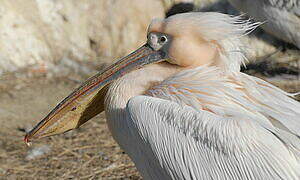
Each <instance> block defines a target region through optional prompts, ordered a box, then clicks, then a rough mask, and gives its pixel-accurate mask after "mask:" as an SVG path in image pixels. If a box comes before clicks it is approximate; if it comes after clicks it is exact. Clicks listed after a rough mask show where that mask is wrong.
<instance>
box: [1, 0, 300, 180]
mask: <svg viewBox="0 0 300 180" xmlns="http://www.w3.org/2000/svg"><path fill="white" fill-rule="evenodd" d="M165 2H167V1H165ZM222 3H224V2H223V1H222ZM227 6H228V4H227V5H226V4H225V5H222V6H221V7H223V8H224V7H225V9H228V7H227ZM180 7H181V8H179V10H180V11H186V10H189V9H191V8H192V9H193V6H191V5H188V6H184V7H185V8H182V7H183V6H180ZM214 7H215V6H214ZM208 9H209V8H208ZM176 11H178V9H177V10H175V12H176ZM229 11H232V12H233V13H236V12H235V11H234V10H232V9H230V7H229ZM254 34H255V35H252V36H250V37H245V39H244V40H245V41H247V42H248V43H247V44H248V45H249V46H250V48H249V51H250V55H249V63H248V65H247V68H243V71H244V72H245V73H248V74H251V75H255V76H258V77H260V78H263V79H265V80H267V81H269V82H271V83H273V84H275V85H276V86H278V87H280V88H282V89H284V90H286V91H288V92H300V74H299V73H300V69H299V67H300V51H299V50H297V49H295V48H293V47H292V48H290V47H289V46H288V45H285V44H282V43H281V42H278V41H277V40H274V39H273V38H272V37H269V35H266V34H264V32H262V31H261V30H257V31H256V32H255V33H254ZM98 59H101V58H99V57H98ZM101 60H102V59H101ZM111 61H112V59H106V60H105V61H101V62H100V63H99V62H98V63H97V62H89V61H88V62H82V61H76V60H74V59H70V57H64V58H62V60H60V61H59V62H55V63H56V64H54V65H53V66H51V67H50V68H44V67H41V66H32V67H26V68H23V69H19V70H18V71H15V72H7V73H2V75H1V76H0V124H1V127H0V179H54V178H58V177H59V178H62V179H70V178H76V179H141V178H140V176H139V174H138V173H137V171H136V168H135V167H134V165H133V164H132V162H131V161H130V159H129V158H128V157H127V155H126V154H124V152H123V151H122V150H121V149H120V148H119V146H118V145H117V144H116V143H115V142H114V141H113V139H112V137H111V136H110V133H109V131H108V129H107V125H106V122H105V117H104V114H100V115H98V116H97V117H95V118H94V119H93V120H91V121H89V122H88V123H87V124H85V125H84V126H82V127H81V128H80V129H78V130H75V131H71V132H68V133H65V134H63V135H58V136H54V137H49V138H45V139H41V140H39V141H38V142H35V143H34V144H33V145H32V146H31V147H27V146H26V145H25V144H24V142H23V136H24V134H25V132H26V131H28V130H30V129H31V128H32V126H33V125H34V124H36V123H37V122H38V121H39V120H40V119H41V118H43V117H44V116H45V115H46V114H47V113H48V112H49V111H50V110H51V109H52V108H53V107H54V106H55V105H56V104H57V103H58V102H59V101H60V100H61V99H62V98H64V97H65V96H66V95H68V94H69V93H70V92H71V91H72V90H73V89H74V88H76V87H77V86H79V85H80V83H81V82H82V81H84V79H86V78H87V77H88V76H90V75H92V74H94V73H95V72H96V71H97V70H100V69H102V68H103V67H104V66H107V64H109V63H110V62H111ZM104 62H106V63H104ZM95 67H97V68H95ZM295 98H296V99H297V100H300V96H296V97H295Z"/></svg>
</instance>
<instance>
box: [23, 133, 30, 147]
mask: <svg viewBox="0 0 300 180" xmlns="http://www.w3.org/2000/svg"><path fill="white" fill-rule="evenodd" d="M24 142H25V144H26V145H27V146H28V147H29V146H31V142H30V140H29V135H28V134H26V135H25V137H24Z"/></svg>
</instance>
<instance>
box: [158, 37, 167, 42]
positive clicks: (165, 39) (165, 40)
mask: <svg viewBox="0 0 300 180" xmlns="http://www.w3.org/2000/svg"><path fill="white" fill-rule="evenodd" d="M159 41H160V43H165V42H167V37H166V36H161V37H160V39H159Z"/></svg>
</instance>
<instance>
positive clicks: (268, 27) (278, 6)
mask: <svg viewBox="0 0 300 180" xmlns="http://www.w3.org/2000/svg"><path fill="white" fill-rule="evenodd" d="M228 1H229V2H230V3H231V4H232V5H233V6H234V7H235V8H237V9H238V10H240V11H243V12H245V13H247V14H248V15H250V16H252V17H254V18H255V19H256V20H258V21H265V22H266V23H265V24H264V25H262V28H263V29H264V30H265V31H267V32H268V33H270V34H272V35H274V36H276V37H277V38H279V39H281V40H284V41H286V42H289V43H293V44H294V45H296V46H297V47H298V48H299V49H300V0H228Z"/></svg>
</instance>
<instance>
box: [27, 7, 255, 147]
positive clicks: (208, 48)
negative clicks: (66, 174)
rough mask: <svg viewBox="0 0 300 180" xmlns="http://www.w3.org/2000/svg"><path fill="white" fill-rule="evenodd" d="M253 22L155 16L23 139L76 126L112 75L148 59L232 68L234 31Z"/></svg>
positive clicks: (238, 51)
mask: <svg viewBox="0 0 300 180" xmlns="http://www.w3.org/2000/svg"><path fill="white" fill-rule="evenodd" d="M258 25H259V24H258V23H250V22H249V21H244V20H241V17H239V16H238V17H232V16H229V15H226V14H220V13H213V12H210V13H200V12H198V13H184V14H178V15H174V16H171V17H169V18H166V19H155V20H153V21H152V23H151V24H150V25H149V27H148V33H147V39H148V40H147V42H146V43H145V45H143V46H142V47H140V48H139V49H137V50H136V51H134V52H133V53H131V54H129V55H127V56H126V57H123V58H121V59H120V60H118V61H117V62H116V63H114V64H113V65H111V66H110V67H108V68H106V69H105V70H104V71H102V72H99V73H98V74H96V75H94V76H93V77H91V78H89V79H88V80H87V81H86V82H84V83H83V84H82V85H81V86H80V87H79V88H77V89H76V90H75V91H74V92H72V93H71V94H70V95H69V96H67V97H66V98H65V99H64V100H63V101H62V102H60V103H59V104H58V105H57V106H56V107H55V108H54V109H53V110H52V111H51V112H50V113H49V114H48V115H47V116H46V117H45V118H44V119H43V120H42V121H41V122H40V123H38V124H37V125H36V126H35V127H34V128H33V129H32V130H31V131H30V132H29V133H28V134H27V135H26V136H25V139H24V140H25V141H26V142H29V141H32V140H34V139H38V138H41V137H45V136H50V135H54V134H59V133H63V132H66V131H69V130H72V129H74V128H78V127H79V126H81V125H82V124H83V123H85V122H86V121H88V120H89V119H91V118H92V117H94V116H96V115H97V114H99V113H100V112H102V111H104V99H105V96H106V92H107V89H108V87H109V86H110V84H111V83H112V82H113V81H114V80H116V79H118V78H120V77H122V76H123V75H125V74H127V73H130V72H132V71H134V70H137V69H139V68H143V67H144V66H147V65H148V64H153V63H160V62H162V61H165V62H167V63H169V64H173V65H174V66H178V67H182V68H193V67H197V66H202V65H215V66H218V67H220V68H221V69H223V70H224V72H228V73H234V72H238V71H239V70H240V65H241V63H242V62H243V59H244V57H243V46H242V44H241V42H240V40H239V37H241V36H243V35H244V34H246V33H248V32H250V31H252V30H253V29H254V28H256V27H257V26H258ZM128 83H130V82H128Z"/></svg>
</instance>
